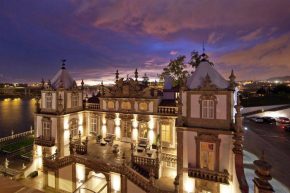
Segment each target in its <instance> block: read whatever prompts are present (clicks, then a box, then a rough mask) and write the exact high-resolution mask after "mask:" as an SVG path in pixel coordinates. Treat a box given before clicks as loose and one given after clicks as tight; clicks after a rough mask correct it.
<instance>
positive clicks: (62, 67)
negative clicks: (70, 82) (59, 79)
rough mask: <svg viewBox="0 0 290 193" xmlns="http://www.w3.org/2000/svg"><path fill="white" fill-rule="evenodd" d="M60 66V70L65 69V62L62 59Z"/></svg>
mask: <svg viewBox="0 0 290 193" xmlns="http://www.w3.org/2000/svg"><path fill="white" fill-rule="evenodd" d="M61 61H62V64H61V69H63V70H64V69H65V62H66V59H62V60H61Z"/></svg>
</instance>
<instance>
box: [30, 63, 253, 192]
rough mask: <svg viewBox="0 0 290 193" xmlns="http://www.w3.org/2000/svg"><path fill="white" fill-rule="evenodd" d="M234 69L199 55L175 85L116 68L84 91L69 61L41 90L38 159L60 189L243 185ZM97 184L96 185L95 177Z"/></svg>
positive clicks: (48, 182)
mask: <svg viewBox="0 0 290 193" xmlns="http://www.w3.org/2000/svg"><path fill="white" fill-rule="evenodd" d="M237 93H238V92H237V89H236V84H235V75H234V73H233V72H232V73H231V75H230V77H229V80H226V79H224V78H223V77H222V76H221V75H220V74H219V73H218V72H217V71H216V69H215V68H214V67H213V66H212V65H211V64H210V63H209V62H208V61H207V60H203V61H202V62H201V63H200V65H199V66H198V67H197V69H196V70H195V72H193V73H192V74H191V75H190V77H189V78H188V79H187V80H186V84H185V85H184V86H183V87H181V88H176V87H173V84H172V80H171V79H170V77H166V78H165V83H164V88H163V89H158V88H157V87H152V86H149V85H148V82H147V81H146V79H145V80H144V81H138V71H137V70H136V71H135V73H134V77H133V78H129V77H127V78H119V73H118V71H117V72H116V81H115V84H114V85H112V86H104V85H103V84H102V85H101V86H100V91H99V92H98V93H97V94H96V95H93V96H91V97H87V96H86V93H85V89H84V83H83V82H82V85H81V87H77V85H76V83H75V81H74V80H73V79H72V78H71V76H70V74H69V72H68V71H67V69H66V68H65V65H64V64H63V66H62V67H61V69H60V70H59V72H58V73H57V74H56V75H55V77H54V78H53V79H52V80H51V81H49V82H48V84H47V85H46V86H45V85H44V88H43V90H42V92H41V98H40V100H39V101H38V103H37V112H36V113H35V128H36V139H35V148H36V155H35V160H36V161H35V162H36V165H37V163H38V167H39V169H40V170H42V171H43V173H44V176H45V177H44V182H43V183H44V186H45V187H46V188H48V189H51V190H54V191H56V192H74V191H75V192H78V191H79V192H81V191H85V190H87V191H88V190H90V191H91V192H124V193H126V192H128V193H131V192H195V193H227V192H229V193H231V192H233V193H238V192H243V193H246V192H248V186H247V182H246V180H245V177H244V172H243V157H242V156H243V155H242V149H243V145H242V143H243V131H242V130H243V129H242V122H241V114H240V105H239V101H238V97H237ZM92 184H94V185H92Z"/></svg>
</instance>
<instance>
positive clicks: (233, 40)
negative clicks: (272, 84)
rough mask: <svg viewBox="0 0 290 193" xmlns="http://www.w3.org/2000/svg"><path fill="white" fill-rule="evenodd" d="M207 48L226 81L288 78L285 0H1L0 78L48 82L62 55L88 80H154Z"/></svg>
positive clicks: (288, 4)
mask: <svg viewBox="0 0 290 193" xmlns="http://www.w3.org/2000/svg"><path fill="white" fill-rule="evenodd" d="M203 42H204V45H205V50H206V53H207V54H208V55H209V56H210V60H211V61H212V62H213V63H214V64H215V68H216V69H218V71H219V72H221V73H222V74H223V75H224V77H225V78H228V76H229V75H230V71H231V70H232V69H233V70H234V72H235V74H236V76H237V79H238V80H259V79H267V78H270V77H273V76H274V77H275V76H285V75H290V1H289V0H158V1H157V0H61V1H60V0H1V1H0V82H1V81H2V82H35V81H40V80H41V79H42V78H44V79H45V80H46V81H47V80H49V79H52V77H53V76H54V74H55V73H56V72H57V71H58V69H59V68H60V65H61V60H62V59H66V60H67V62H66V67H67V69H68V70H69V71H70V72H71V74H72V76H73V78H74V79H76V80H81V79H84V80H85V82H87V83H94V82H96V81H101V80H104V81H108V80H113V79H114V76H115V75H114V73H115V71H116V69H118V70H119V72H120V74H121V75H120V76H121V77H122V76H123V77H126V76H127V74H129V76H133V73H134V70H135V69H136V68H138V71H139V74H140V76H143V74H144V73H147V74H148V75H149V76H150V77H153V78H154V77H156V76H157V74H160V73H161V72H162V69H163V68H164V67H165V66H166V65H167V64H168V62H169V61H170V59H174V58H176V57H177V56H179V55H186V56H187V60H189V54H190V52H191V51H193V50H197V51H199V52H202V47H203V46H202V45H203Z"/></svg>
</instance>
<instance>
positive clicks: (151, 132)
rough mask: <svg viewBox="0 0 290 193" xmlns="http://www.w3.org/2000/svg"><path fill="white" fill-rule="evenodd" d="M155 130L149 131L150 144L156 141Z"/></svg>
mask: <svg viewBox="0 0 290 193" xmlns="http://www.w3.org/2000/svg"><path fill="white" fill-rule="evenodd" d="M154 137H155V134H154V131H153V130H149V131H148V139H149V144H150V145H152V143H153V142H154Z"/></svg>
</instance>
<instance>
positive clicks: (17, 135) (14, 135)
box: [0, 130, 34, 143]
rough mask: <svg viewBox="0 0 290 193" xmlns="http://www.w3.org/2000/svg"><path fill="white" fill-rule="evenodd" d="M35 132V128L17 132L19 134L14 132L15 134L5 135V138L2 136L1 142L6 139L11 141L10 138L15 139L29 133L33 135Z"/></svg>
mask: <svg viewBox="0 0 290 193" xmlns="http://www.w3.org/2000/svg"><path fill="white" fill-rule="evenodd" d="M33 133H34V130H29V131H25V132H22V133H17V134H13V135H10V136H7V137H3V138H0V143H2V142H5V141H9V140H13V139H17V138H20V137H25V136H27V135H32V134H33Z"/></svg>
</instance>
